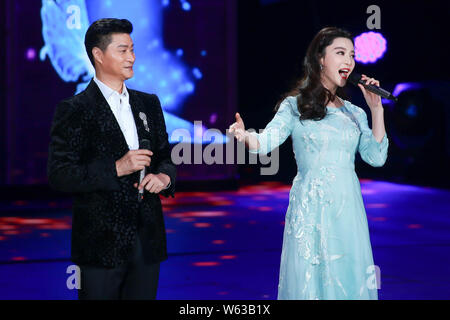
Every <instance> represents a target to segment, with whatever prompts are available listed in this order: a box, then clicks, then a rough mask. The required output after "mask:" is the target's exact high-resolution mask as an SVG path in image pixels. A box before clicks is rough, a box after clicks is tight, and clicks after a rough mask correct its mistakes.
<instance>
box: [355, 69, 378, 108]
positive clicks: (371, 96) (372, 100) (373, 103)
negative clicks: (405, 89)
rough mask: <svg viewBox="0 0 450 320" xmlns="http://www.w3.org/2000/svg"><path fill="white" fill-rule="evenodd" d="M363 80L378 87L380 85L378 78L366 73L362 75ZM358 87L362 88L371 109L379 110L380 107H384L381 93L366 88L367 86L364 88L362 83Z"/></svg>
mask: <svg viewBox="0 0 450 320" xmlns="http://www.w3.org/2000/svg"><path fill="white" fill-rule="evenodd" d="M361 80H363V81H365V82H366V84H373V85H376V86H377V87H379V86H380V82H379V81H378V80H375V79H374V78H369V77H368V76H366V75H365V74H363V75H361ZM358 87H359V88H360V89H361V91H362V93H363V95H364V98H365V99H366V102H367V105H368V106H369V108H370V110H371V111H376V110H378V108H383V106H382V105H381V97H380V96H379V95H377V94H375V93H372V92H370V91H368V90H366V88H364V86H363V85H362V84H358Z"/></svg>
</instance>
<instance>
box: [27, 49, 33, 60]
mask: <svg viewBox="0 0 450 320" xmlns="http://www.w3.org/2000/svg"><path fill="white" fill-rule="evenodd" d="M25 56H26V57H27V60H34V59H35V58H36V50H35V49H33V48H29V49H27V52H26V54H25Z"/></svg>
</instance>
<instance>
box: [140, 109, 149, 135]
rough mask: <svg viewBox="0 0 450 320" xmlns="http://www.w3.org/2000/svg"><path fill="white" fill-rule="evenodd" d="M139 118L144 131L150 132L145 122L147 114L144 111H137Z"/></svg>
mask: <svg viewBox="0 0 450 320" xmlns="http://www.w3.org/2000/svg"><path fill="white" fill-rule="evenodd" d="M139 118H140V119H141V120H142V122H143V123H144V128H145V131H147V132H150V129H149V128H148V124H147V116H146V115H145V113H143V112H139Z"/></svg>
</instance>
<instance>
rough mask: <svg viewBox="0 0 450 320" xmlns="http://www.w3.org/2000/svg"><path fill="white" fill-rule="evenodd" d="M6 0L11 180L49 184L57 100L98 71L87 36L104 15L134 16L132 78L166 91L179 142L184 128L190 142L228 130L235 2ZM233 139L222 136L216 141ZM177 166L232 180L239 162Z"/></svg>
mask: <svg viewBox="0 0 450 320" xmlns="http://www.w3.org/2000/svg"><path fill="white" fill-rule="evenodd" d="M6 7H7V10H8V19H7V21H5V22H4V23H5V24H6V30H7V37H6V40H5V41H6V45H7V46H6V48H7V57H6V58H7V64H6V70H5V71H6V72H3V74H4V76H5V77H6V81H5V82H6V83H7V92H8V95H7V99H6V100H7V101H6V106H5V112H4V114H5V116H6V120H7V121H5V123H6V128H5V130H4V132H6V137H5V149H6V155H5V156H6V157H5V158H6V159H5V160H4V161H3V163H4V167H5V168H4V170H5V172H6V174H5V181H2V182H3V183H5V184H9V185H29V184H46V183H47V177H46V163H47V156H48V144H49V140H50V139H49V132H50V126H51V121H52V118H53V114H54V111H55V108H56V105H57V104H58V102H59V101H61V100H62V99H65V98H67V97H70V96H72V95H74V94H76V93H78V92H80V91H82V90H83V89H84V88H85V87H86V86H87V84H88V83H89V81H90V80H91V79H92V77H93V75H94V69H93V67H92V65H91V63H90V61H89V59H88V56H87V54H86V51H85V47H84V35H85V32H86V30H87V28H88V27H89V25H90V24H91V23H92V22H93V21H95V20H97V19H100V18H104V17H114V18H126V19H128V20H130V21H131V22H132V23H133V27H134V29H133V32H132V34H131V37H132V39H133V42H134V48H135V53H136V62H135V65H134V72H135V73H134V77H133V78H132V79H130V80H128V81H127V82H126V85H127V87H129V88H132V89H135V90H140V91H144V92H148V93H155V94H157V95H158V97H159V98H160V101H161V104H162V107H163V111H164V117H165V120H166V125H167V131H168V134H169V138H170V141H171V144H172V147H173V146H174V145H175V143H176V142H177V141H179V139H178V140H177V139H174V135H173V133H174V131H175V130H177V129H182V130H183V132H185V133H189V135H190V136H191V137H192V140H191V141H190V143H192V144H194V143H198V144H202V143H203V144H204V145H205V143H206V142H205V141H202V139H201V137H202V134H203V133H204V132H205V130H206V129H211V128H214V129H218V130H220V131H221V132H222V133H223V135H225V129H226V128H228V126H229V124H230V121H231V120H233V114H234V112H235V110H236V90H235V86H236V76H235V71H236V58H235V54H236V48H235V42H236V32H235V30H236V28H235V23H236V17H235V15H236V10H235V2H234V1H229V0H189V1H187V0H181V1H175V0H170V1H169V0H133V1H122V0H105V1H100V0H95V1H91V0H58V1H54V0H42V1H28V0H17V1H8V5H7V6H6ZM196 121H199V122H196ZM200 121H201V122H200ZM194 122H196V125H194ZM184 141H186V140H184ZM226 141H227V140H226V137H225V136H223V139H219V140H216V141H215V142H218V143H225V142H226ZM178 171H179V172H178V176H179V178H180V179H186V180H189V179H204V180H205V179H211V178H216V179H227V178H230V177H232V176H233V175H234V173H235V168H234V166H229V165H228V166H227V165H213V166H208V165H206V164H198V165H195V166H186V165H184V164H182V165H180V166H179V169H178ZM212 173H214V174H212Z"/></svg>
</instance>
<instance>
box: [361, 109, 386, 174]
mask: <svg viewBox="0 0 450 320" xmlns="http://www.w3.org/2000/svg"><path fill="white" fill-rule="evenodd" d="M358 111H359V112H358V114H357V117H358V123H359V129H360V130H361V136H360V140H359V145H358V151H359V154H360V155H361V158H362V159H363V160H364V162H366V163H368V164H370V165H371V166H372V167H381V166H383V165H384V163H385V162H386V159H387V151H388V146H389V140H388V138H387V134H386V133H385V134H384V136H383V139H382V140H381V142H378V141H377V140H376V139H375V136H374V135H373V132H372V129H370V128H369V124H368V121H367V114H366V112H365V111H364V110H363V109H361V108H359V110H358Z"/></svg>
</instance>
